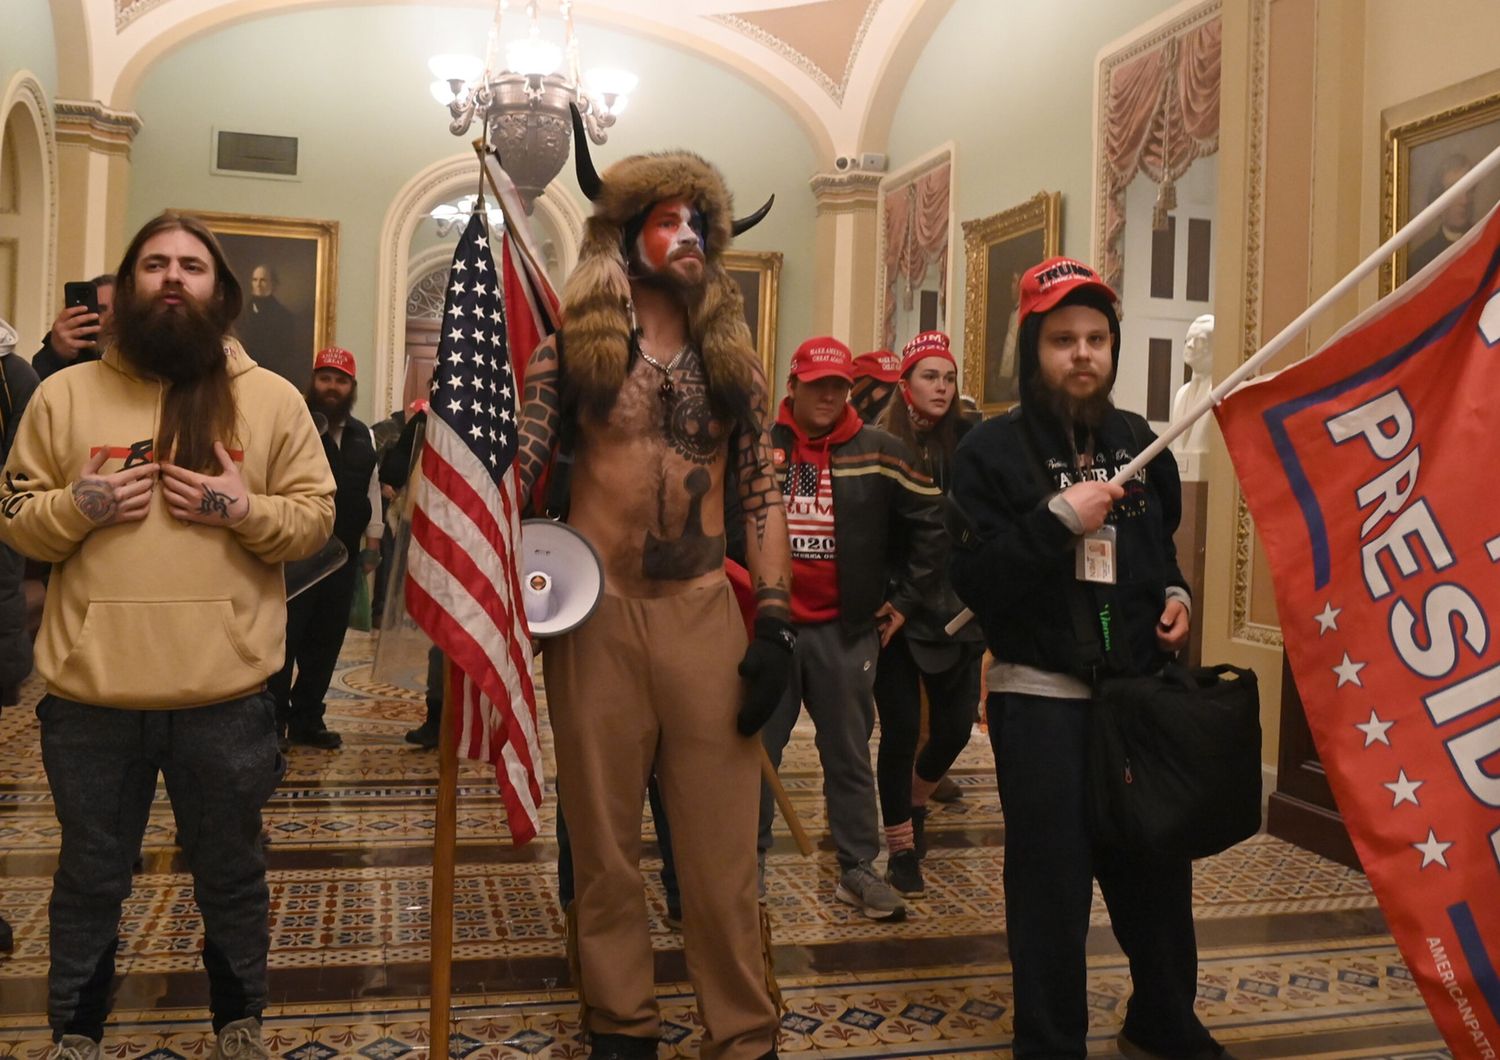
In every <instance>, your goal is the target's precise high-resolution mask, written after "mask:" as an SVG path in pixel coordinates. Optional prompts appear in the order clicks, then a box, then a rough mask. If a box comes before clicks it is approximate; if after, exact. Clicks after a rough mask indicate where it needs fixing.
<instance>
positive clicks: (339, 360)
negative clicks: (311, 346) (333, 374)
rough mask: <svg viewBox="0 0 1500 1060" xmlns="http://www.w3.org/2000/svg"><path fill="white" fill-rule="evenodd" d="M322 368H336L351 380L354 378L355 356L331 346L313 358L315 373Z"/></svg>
mask: <svg viewBox="0 0 1500 1060" xmlns="http://www.w3.org/2000/svg"><path fill="white" fill-rule="evenodd" d="M322 368H336V369H338V370H339V371H340V372H343V373H344V374H345V375H347V376H348V377H349V378H350V379H353V378H354V354H352V353H350V352H349V351H348V350H346V349H343V348H342V347H339V346H330V347H328V348H327V349H326V350H319V351H318V355H317V356H316V357H314V358H313V371H315V372H316V371H318V370H319V369H322Z"/></svg>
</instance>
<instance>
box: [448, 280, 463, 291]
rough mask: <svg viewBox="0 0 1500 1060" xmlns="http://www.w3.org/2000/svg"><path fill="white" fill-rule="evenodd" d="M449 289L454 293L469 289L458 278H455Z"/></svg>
mask: <svg viewBox="0 0 1500 1060" xmlns="http://www.w3.org/2000/svg"><path fill="white" fill-rule="evenodd" d="M448 290H450V291H452V292H453V293H454V294H463V293H464V291H466V290H468V288H466V287H465V286H464V285H463V284H461V283H459V282H458V281H457V280H454V281H453V286H452V287H450V288H448Z"/></svg>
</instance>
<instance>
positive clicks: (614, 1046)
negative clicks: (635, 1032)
mask: <svg viewBox="0 0 1500 1060" xmlns="http://www.w3.org/2000/svg"><path fill="white" fill-rule="evenodd" d="M656 1042H657V1040H656V1039H655V1038H637V1037H634V1036H632V1035H629V1034H591V1035H589V1060H656Z"/></svg>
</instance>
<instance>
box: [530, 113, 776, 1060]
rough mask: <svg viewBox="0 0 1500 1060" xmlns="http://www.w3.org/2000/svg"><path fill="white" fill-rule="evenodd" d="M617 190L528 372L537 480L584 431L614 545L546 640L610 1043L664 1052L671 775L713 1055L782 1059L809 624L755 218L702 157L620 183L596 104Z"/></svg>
mask: <svg viewBox="0 0 1500 1060" xmlns="http://www.w3.org/2000/svg"><path fill="white" fill-rule="evenodd" d="M574 124H575V136H574V144H575V150H576V151H577V152H578V170H579V183H580V184H581V185H582V187H583V191H584V194H585V195H587V196H588V197H589V198H590V199H591V200H592V201H593V202H594V215H593V216H592V217H591V218H590V219H589V221H588V226H587V229H586V231H585V235H584V241H583V246H582V248H581V251H580V256H579V262H578V266H577V268H575V269H574V271H573V273H572V275H571V276H570V277H569V278H568V281H567V284H566V285H565V287H564V290H563V327H562V332H561V335H560V338H561V343H560V347H561V348H560V349H559V343H558V342H557V341H556V340H555V339H554V340H548V341H547V342H546V343H544V344H542V345H541V346H540V347H539V348H538V349H537V350H536V351H535V352H534V353H533V354H532V357H531V360H530V363H529V365H528V367H527V370H526V376H525V382H526V385H525V395H524V398H525V400H524V407H523V411H522V423H521V432H522V436H523V440H522V449H521V455H520V462H521V474H522V480H523V485H524V486H525V488H526V489H527V490H529V489H530V487H531V486H532V485H533V483H534V482H535V481H536V479H537V476H538V475H539V474H540V472H541V470H542V469H543V468H544V467H545V465H546V463H547V461H548V459H549V458H550V455H551V451H552V447H553V444H554V442H555V441H556V440H557V438H558V436H559V432H560V431H562V432H563V433H565V434H566V433H567V432H568V430H571V432H572V435H573V438H574V441H573V454H574V462H573V471H572V481H571V493H570V507H569V514H568V523H569V525H571V526H572V527H573V528H574V529H575V530H577V531H579V532H580V533H581V534H583V535H584V537H586V538H587V539H588V540H589V541H590V542H591V543H592V544H593V545H594V547H595V549H597V550H598V553H599V556H600V558H601V559H602V561H603V565H604V597H603V599H602V600H601V601H600V604H599V607H598V610H596V611H595V612H594V614H593V616H592V617H591V618H589V620H588V621H587V622H585V623H584V624H583V625H582V626H581V627H579V628H578V629H577V630H575V631H573V632H572V633H569V634H566V635H564V636H562V637H559V638H557V639H555V640H552V641H550V642H549V643H548V644H547V650H546V653H545V654H544V655H543V666H544V672H545V676H546V688H547V701H548V706H549V711H550V714H551V719H552V731H553V735H554V740H555V745H556V753H557V783H558V793H559V798H560V800H561V803H562V806H563V808H564V812H565V814H566V817H567V821H568V830H569V834H570V839H571V842H572V851H573V859H574V866H575V872H576V879H577V897H576V899H575V901H574V902H573V904H572V907H571V908H570V910H569V932H570V936H571V939H572V942H573V944H574V946H575V947H576V953H577V958H578V965H579V967H578V968H577V969H576V970H575V978H576V984H577V986H578V991H579V996H580V1000H581V1001H582V1003H583V1005H584V1008H585V1015H584V1026H585V1029H586V1031H588V1032H589V1034H590V1036H591V1052H590V1056H592V1057H595V1058H601V1060H603V1058H622V1060H624V1058H632V1057H654V1056H656V1045H657V1039H658V1037H659V1035H660V1030H661V1017H660V1013H659V1011H658V1008H657V1004H656V1000H655V997H654V992H653V974H652V950H651V940H650V936H649V933H648V929H647V919H646V907H645V900H644V891H643V885H642V880H641V874H640V870H639V867H638V865H639V861H640V835H641V804H642V797H643V794H644V792H645V789H646V782H647V780H648V778H649V777H650V776H651V774H652V771H653V770H654V771H655V774H656V777H657V779H658V781H659V783H660V785H661V792H662V797H663V798H664V799H665V802H666V809H667V815H668V817H669V818H670V820H671V822H672V835H673V846H674V849H675V853H676V856H677V873H678V877H679V880H680V881H681V887H682V911H683V922H684V937H685V944H686V945H685V949H686V954H687V966H688V974H689V976H690V977H691V979H692V981H693V986H694V989H695V990H696V992H697V997H698V1008H699V1013H700V1016H701V1018H702V1022H703V1026H704V1029H705V1030H704V1039H703V1046H702V1053H701V1055H702V1056H704V1057H707V1058H710V1060H715V1058H718V1060H760V1058H764V1057H774V1056H775V1055H776V1034H777V1028H778V1018H777V1012H776V1004H775V1002H774V1001H773V998H772V995H773V992H774V990H775V983H774V979H773V978H772V976H771V973H770V961H769V938H768V936H767V934H766V929H765V925H764V920H763V917H762V915H761V912H760V908H759V905H758V903H757V900H756V869H755V837H756V818H757V812H758V806H759V796H760V749H759V746H758V744H757V741H756V740H755V739H754V734H755V733H756V732H757V731H758V730H759V729H760V727H761V726H762V725H763V724H764V723H765V720H766V718H767V717H769V716H770V714H771V711H772V710H773V709H774V707H775V705H776V702H777V699H778V698H779V696H780V695H781V692H782V690H783V688H784V687H785V685H786V680H787V676H788V674H789V672H790V665H791V655H792V652H791V649H792V644H793V641H794V637H795V635H794V634H793V632H792V629H791V625H790V615H789V612H788V604H789V588H790V574H789V571H790V553H789V546H788V541H787V533H786V520H785V516H784V515H783V513H782V509H781V493H780V490H779V489H778V488H777V486H776V483H775V481H774V479H773V473H772V469H771V459H770V449H769V436H768V433H767V429H768V423H769V421H768V419H767V415H766V407H767V400H766V381H765V377H764V373H763V372H762V370H761V368H760V366H759V364H758V363H757V359H756V357H755V353H754V350H753V348H752V346H751V341H750V332H749V329H748V328H747V327H746V325H745V322H744V307H743V303H742V300H741V296H740V293H739V289H738V288H737V287H736V286H735V283H734V281H733V280H732V279H731V278H730V277H729V275H728V274H727V273H726V271H725V270H724V267H723V265H722V263H721V261H720V258H721V256H722V254H723V252H724V250H725V249H726V248H727V247H728V245H729V243H730V240H731V239H732V238H733V237H734V235H736V234H738V233H739V232H741V231H743V230H744V229H745V228H748V227H749V225H750V224H753V223H754V222H755V221H758V220H759V219H760V218H761V217H762V216H764V214H765V211H766V210H767V209H769V207H770V203H769V202H768V203H767V204H766V206H765V207H763V208H762V209H761V211H760V212H759V213H757V214H756V215H754V216H753V217H751V218H748V219H746V220H745V221H735V220H734V218H733V214H732V212H731V199H730V195H729V190H728V188H727V187H726V186H725V183H724V179H723V177H722V176H721V175H720V174H719V172H718V171H717V170H716V169H714V167H713V166H711V165H709V164H708V163H707V162H705V161H704V160H703V159H701V158H699V157H698V156H697V155H694V154H690V153H688V152H685V151H674V152H668V153H661V154H651V155H635V156H632V157H630V158H626V159H624V160H622V161H620V162H617V163H616V164H614V165H613V166H611V167H609V168H608V169H607V170H606V171H605V172H604V174H603V176H602V178H601V177H600V176H599V175H597V174H596V173H595V172H594V169H593V165H592V163H591V162H590V161H589V160H588V155H587V146H586V145H587V135H586V134H585V133H584V131H583V130H582V129H581V128H578V126H579V124H580V123H579V122H578V121H577V119H576V117H575V123H574ZM726 482H732V483H733V487H732V488H734V489H735V490H736V491H737V495H738V500H739V507H740V509H741V510H742V512H743V517H744V521H745V536H746V541H747V549H746V554H747V566H748V567H749V570H750V573H751V576H752V579H753V583H754V586H755V593H756V603H757V618H756V622H755V636H754V637H753V639H751V640H750V642H749V645H748V647H747V645H746V635H745V626H744V622H743V619H742V618H741V614H740V611H739V608H738V606H737V605H736V603H735V597H734V594H733V592H732V590H731V587H730V585H729V582H728V580H727V579H726V577H725V574H724V554H725V529H726V528H725V503H724V502H725V490H726Z"/></svg>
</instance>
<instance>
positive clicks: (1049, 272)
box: [1016, 258, 1120, 326]
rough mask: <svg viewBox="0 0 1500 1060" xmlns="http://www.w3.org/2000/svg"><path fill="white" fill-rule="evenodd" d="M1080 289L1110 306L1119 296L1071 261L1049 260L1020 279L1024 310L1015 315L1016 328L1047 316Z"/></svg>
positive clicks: (1077, 262) (1092, 274)
mask: <svg viewBox="0 0 1500 1060" xmlns="http://www.w3.org/2000/svg"><path fill="white" fill-rule="evenodd" d="M1081 288H1091V289H1093V290H1095V291H1098V292H1099V293H1100V294H1102V295H1103V296H1104V297H1105V298H1108V299H1109V300H1110V301H1111V302H1118V301H1119V300H1120V299H1119V296H1118V295H1116V294H1115V292H1114V291H1113V290H1112V289H1111V288H1110V286H1109V284H1107V283H1105V282H1104V281H1103V280H1102V279H1101V278H1100V276H1099V274H1098V273H1097V272H1095V271H1094V270H1093V269H1091V268H1089V267H1088V266H1087V265H1085V264H1084V263H1083V262H1081V261H1074V260H1073V259H1072V258H1049V259H1048V260H1046V261H1044V262H1042V263H1041V264H1040V265H1034V266H1032V267H1031V268H1029V269H1027V270H1026V272H1025V273H1024V274H1023V275H1022V276H1021V306H1020V309H1019V311H1018V312H1017V313H1016V324H1017V326H1019V325H1021V324H1024V323H1025V322H1026V318H1027V317H1029V316H1030V315H1031V314H1032V313H1046V312H1048V311H1049V310H1051V309H1052V307H1053V306H1055V305H1057V303H1058V302H1061V301H1062V300H1063V299H1064V298H1066V297H1067V296H1068V295H1069V294H1071V293H1073V292H1074V291H1077V290H1079V289H1081Z"/></svg>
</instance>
